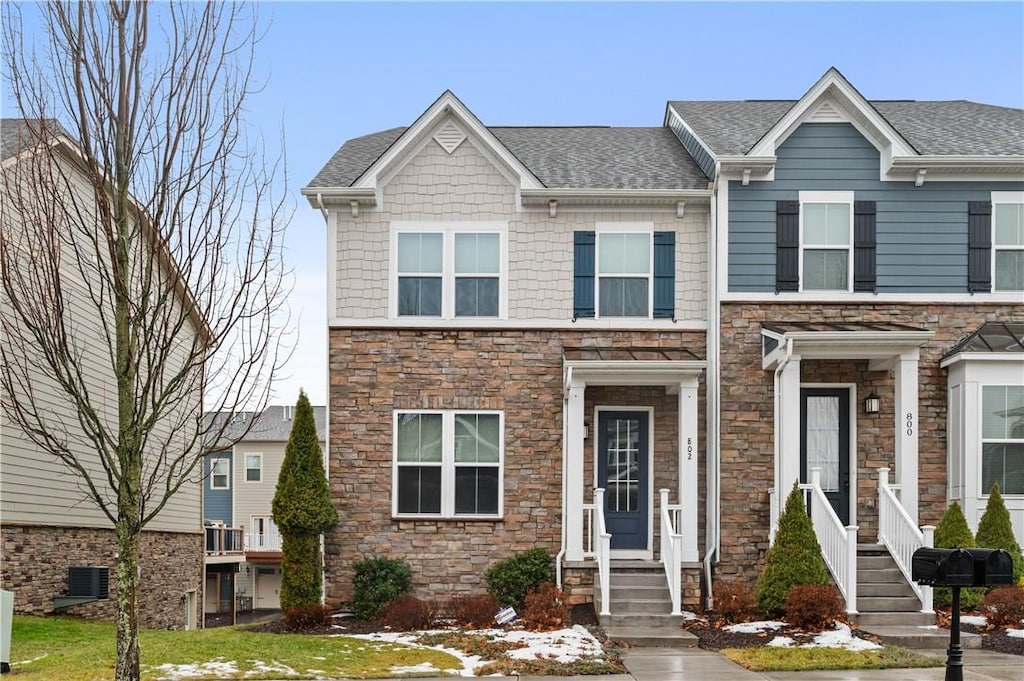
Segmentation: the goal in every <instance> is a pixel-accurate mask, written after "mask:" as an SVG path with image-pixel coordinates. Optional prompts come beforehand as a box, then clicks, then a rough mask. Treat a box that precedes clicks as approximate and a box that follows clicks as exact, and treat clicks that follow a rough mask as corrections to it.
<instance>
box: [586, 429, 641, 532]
mask: <svg viewBox="0 0 1024 681" xmlns="http://www.w3.org/2000/svg"><path fill="white" fill-rule="evenodd" d="M648 428H649V418H648V414H647V412H645V411H643V412H641V411H601V412H598V417H597V461H598V465H597V483H598V486H599V487H603V488H604V490H605V493H604V517H605V525H606V529H607V530H608V533H609V534H611V535H612V539H611V547H612V549H613V550H622V551H646V550H647V549H648V548H649V543H648V527H647V525H648V518H649V515H650V510H649V509H650V506H649V505H650V499H649V494H648V486H649V484H648V483H649V478H648V475H649V473H648V471H649V469H650V466H649V463H650V443H649V442H648V439H649V438H648V432H649V430H648Z"/></svg>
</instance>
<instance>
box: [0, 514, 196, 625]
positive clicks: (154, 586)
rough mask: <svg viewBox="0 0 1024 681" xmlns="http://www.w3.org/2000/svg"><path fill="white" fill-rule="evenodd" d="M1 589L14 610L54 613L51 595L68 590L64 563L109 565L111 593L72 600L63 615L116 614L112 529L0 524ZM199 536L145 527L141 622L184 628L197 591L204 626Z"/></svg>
mask: <svg viewBox="0 0 1024 681" xmlns="http://www.w3.org/2000/svg"><path fill="white" fill-rule="evenodd" d="M0 535H2V538H3V566H2V570H0V574H2V583H3V588H4V589H7V590H9V591H13V592H14V609H15V611H16V612H19V613H24V614H32V615H43V614H50V613H52V612H53V599H54V598H55V597H56V596H60V595H64V594H66V593H67V581H68V567H70V566H72V565H105V566H107V567H109V568H110V598H108V599H107V600H102V601H93V602H92V603H85V604H83V605H76V606H74V607H71V608H68V609H66V610H64V611H62V614H68V615H76V616H80V617H85V618H88V619H104V620H112V619H114V616H115V612H116V610H117V596H116V593H117V592H116V589H117V565H116V560H117V559H116V555H117V540H116V539H115V537H114V531H113V530H105V529H98V528H77V527H44V526H37V525H8V524H4V526H3V528H2V530H0ZM203 551H204V547H203V535H202V534H200V533H198V532H197V533H195V534H184V533H175V532H143V534H142V549H141V553H142V580H141V583H142V590H141V594H140V600H139V621H140V624H141V625H142V626H143V627H150V628H161V629H162V628H172V629H183V628H184V627H185V607H184V604H183V602H182V597H183V596H184V595H185V592H186V591H189V590H192V589H195V591H196V615H195V621H196V622H197V625H198V626H202V624H201V623H202V621H203V619H202V617H203V616H202V605H203V586H204V584H203Z"/></svg>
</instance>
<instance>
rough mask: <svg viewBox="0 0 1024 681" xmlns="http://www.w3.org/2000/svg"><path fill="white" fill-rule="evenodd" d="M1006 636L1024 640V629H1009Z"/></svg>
mask: <svg viewBox="0 0 1024 681" xmlns="http://www.w3.org/2000/svg"><path fill="white" fill-rule="evenodd" d="M1006 635H1007V636H1009V637H1010V638H1024V629H1007V630H1006Z"/></svg>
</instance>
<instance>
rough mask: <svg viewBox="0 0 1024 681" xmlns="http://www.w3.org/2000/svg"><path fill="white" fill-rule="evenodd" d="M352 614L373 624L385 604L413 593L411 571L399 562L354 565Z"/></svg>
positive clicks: (379, 560)
mask: <svg viewBox="0 0 1024 681" xmlns="http://www.w3.org/2000/svg"><path fill="white" fill-rule="evenodd" d="M352 569H353V570H355V575H353V577H352V587H353V594H352V603H351V606H352V612H353V613H354V614H355V616H356V617H359V618H360V619H364V620H372V619H374V618H376V617H377V615H378V614H379V613H380V609H381V608H382V607H384V605H385V604H386V603H389V602H390V601H393V600H395V599H396V598H398V597H399V596H401V595H402V594H405V593H408V592H409V591H411V590H412V570H411V569H410V568H409V564H408V563H406V562H405V561H404V560H401V559H399V558H386V557H384V556H377V557H374V558H364V559H363V560H358V561H356V562H355V563H353V564H352Z"/></svg>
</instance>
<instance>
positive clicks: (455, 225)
mask: <svg viewBox="0 0 1024 681" xmlns="http://www.w3.org/2000/svg"><path fill="white" fill-rule="evenodd" d="M409 233H421V234H441V235H442V238H443V244H442V251H441V253H442V255H441V257H442V263H441V267H442V271H441V316H440V317H438V316H436V315H403V316H399V315H398V274H399V273H398V235H399V234H409ZM456 234H497V235H498V237H499V239H498V242H499V249H500V251H499V255H498V266H499V269H500V271H499V272H498V316H497V317H456V316H455V235H456ZM389 249H390V252H389V263H388V318H389V319H401V320H403V321H408V322H412V323H415V322H416V320H418V319H446V320H447V319H458V320H477V319H500V320H504V319H508V223H506V222H501V221H483V222H458V221H456V222H452V221H447V220H446V221H413V222H407V221H400V220H396V221H394V222H392V223H391V234H390V246H389Z"/></svg>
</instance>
